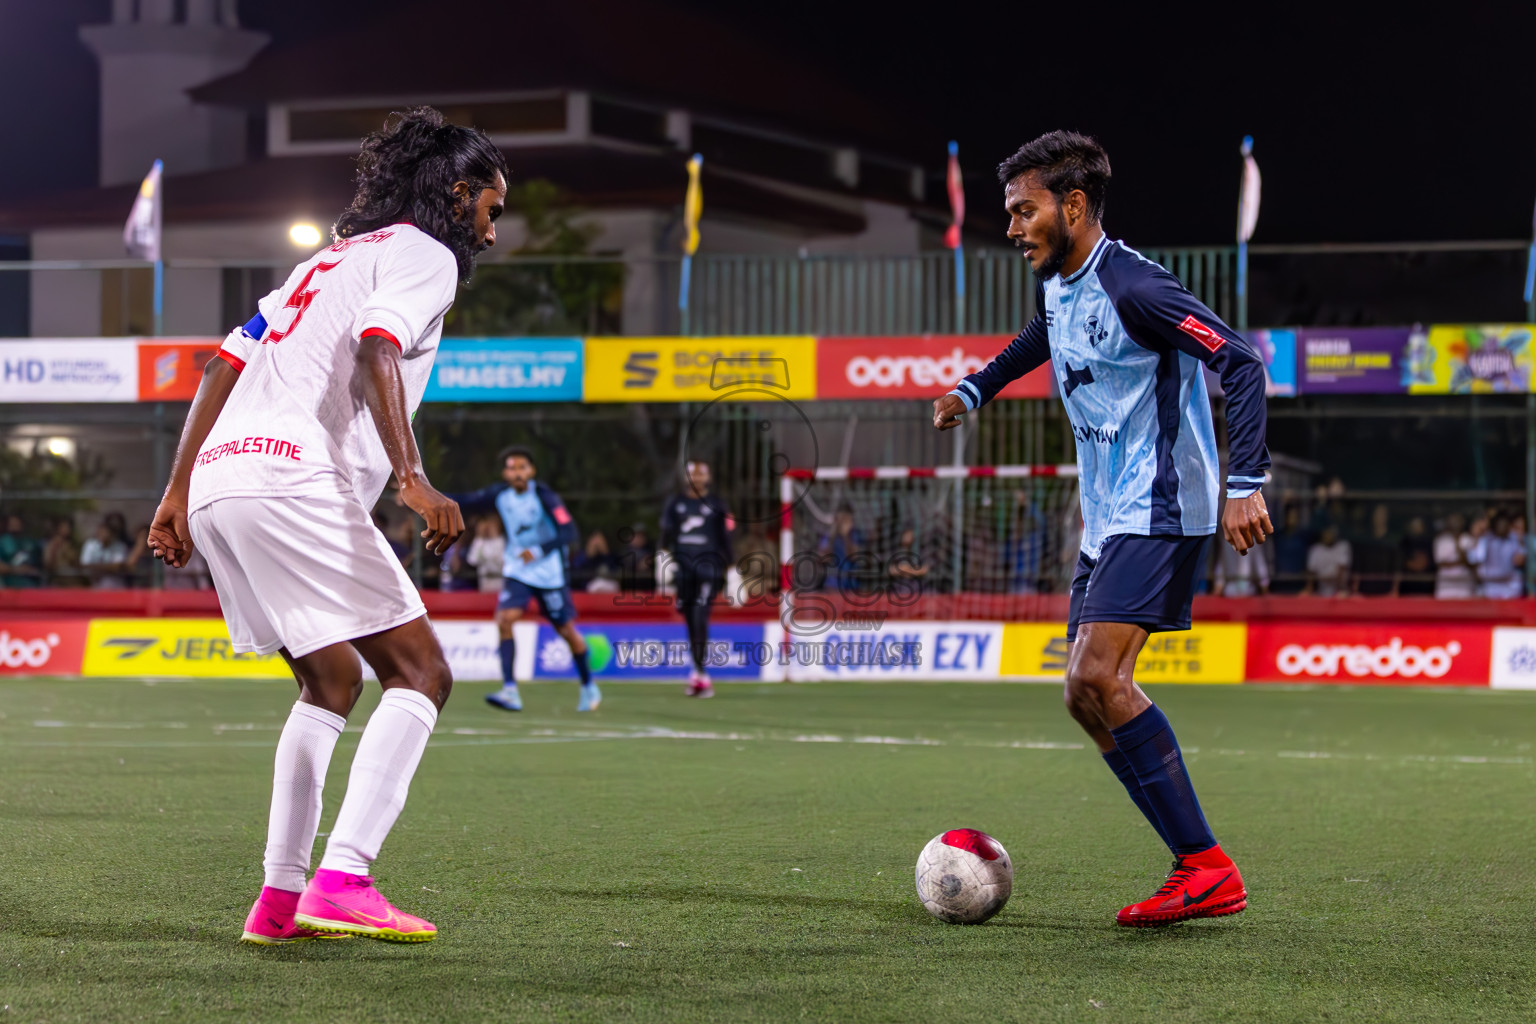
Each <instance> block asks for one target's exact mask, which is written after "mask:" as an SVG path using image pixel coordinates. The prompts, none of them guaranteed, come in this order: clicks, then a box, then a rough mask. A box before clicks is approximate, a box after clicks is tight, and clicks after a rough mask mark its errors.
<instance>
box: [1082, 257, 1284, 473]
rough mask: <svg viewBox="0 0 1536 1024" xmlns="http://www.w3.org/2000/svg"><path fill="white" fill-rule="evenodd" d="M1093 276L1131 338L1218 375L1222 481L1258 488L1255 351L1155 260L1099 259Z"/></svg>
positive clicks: (1259, 408)
mask: <svg viewBox="0 0 1536 1024" xmlns="http://www.w3.org/2000/svg"><path fill="white" fill-rule="evenodd" d="M1099 280H1100V281H1101V282H1102V283H1103V285H1104V290H1105V291H1106V292H1108V293H1109V296H1110V298H1111V299H1112V300H1113V301H1114V303H1115V311H1116V312H1118V313H1119V314H1120V322H1121V323H1123V324H1124V325H1125V329H1126V331H1127V332H1128V333H1130V335H1131V337H1132V338H1133V339H1135V341H1136V342H1137V343H1139V344H1142V345H1145V346H1146V347H1148V348H1152V349H1157V348H1160V347H1163V346H1167V347H1171V348H1175V349H1178V350H1179V351H1180V352H1185V353H1188V354H1189V355H1192V356H1194V357H1195V358H1196V359H1198V360H1200V361H1201V362H1202V363H1204V364H1205V365H1206V366H1209V367H1210V368H1211V370H1212V371H1213V372H1214V373H1216V374H1217V376H1219V377H1220V378H1221V386H1222V388H1223V389H1224V390H1225V391H1226V393H1227V485H1228V487H1229V488H1232V489H1234V490H1239V491H1241V490H1255V489H1257V488H1258V487H1260V486H1261V485H1262V484H1263V483H1264V471H1265V470H1266V469H1268V468H1269V448H1268V447H1267V446H1266V445H1265V443H1264V438H1265V434H1266V431H1267V426H1266V422H1267V417H1266V412H1265V407H1264V361H1263V359H1262V358H1260V356H1259V353H1258V352H1257V351H1256V350H1255V349H1254V347H1253V346H1252V345H1250V344H1249V343H1248V342H1247V341H1245V340H1244V339H1243V338H1242V337H1241V336H1240V335H1239V334H1238V333H1237V332H1236V331H1234V330H1232V328H1230V327H1228V326H1227V325H1226V324H1224V323H1222V322H1221V320H1220V319H1219V318H1218V317H1217V316H1216V314H1215V313H1212V312H1211V311H1210V309H1209V308H1208V307H1207V306H1206V305H1205V303H1203V302H1201V301H1200V300H1199V299H1197V298H1195V297H1194V295H1192V294H1190V291H1189V289H1187V288H1185V287H1184V285H1183V284H1182V283H1181V282H1180V281H1179V279H1178V278H1176V277H1174V276H1173V275H1172V274H1170V273H1168V271H1166V270H1164V269H1163V268H1162V267H1159V266H1158V265H1157V264H1155V263H1148V262H1146V261H1143V260H1139V259H1138V260H1137V261H1136V263H1134V264H1131V265H1126V264H1124V263H1122V261H1119V260H1105V261H1104V263H1103V264H1102V265H1101V266H1100V268H1099Z"/></svg>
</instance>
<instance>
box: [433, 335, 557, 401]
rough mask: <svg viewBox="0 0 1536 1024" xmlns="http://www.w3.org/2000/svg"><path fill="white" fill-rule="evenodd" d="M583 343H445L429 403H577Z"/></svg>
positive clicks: (439, 353)
mask: <svg viewBox="0 0 1536 1024" xmlns="http://www.w3.org/2000/svg"><path fill="white" fill-rule="evenodd" d="M585 348H586V346H585V344H584V343H583V342H582V339H580V338H444V339H443V342H442V345H441V346H440V347H439V348H438V350H437V360H436V362H435V363H434V364H433V366H432V379H431V380H430V381H428V382H427V391H426V394H425V395H424V396H423V398H422V401H425V402H579V401H581V390H582V365H583V358H582V357H583V354H584V351H585Z"/></svg>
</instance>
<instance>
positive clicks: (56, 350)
mask: <svg viewBox="0 0 1536 1024" xmlns="http://www.w3.org/2000/svg"><path fill="white" fill-rule="evenodd" d="M138 400H139V352H138V346H137V345H135V344H134V342H133V340H132V339H130V338H119V339H116V340H107V339H90V340H86V339H79V338H46V339H45V338H31V339H28V340H26V341H7V342H5V343H4V345H0V402H8V403H15V402H137V401H138Z"/></svg>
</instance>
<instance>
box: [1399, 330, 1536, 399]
mask: <svg viewBox="0 0 1536 1024" xmlns="http://www.w3.org/2000/svg"><path fill="white" fill-rule="evenodd" d="M1531 331H1532V325H1531V324H1477V325H1467V324H1456V325H1437V326H1435V327H1431V328H1430V329H1429V333H1428V335H1427V336H1426V335H1419V336H1418V337H1417V338H1416V339H1415V344H1413V345H1412V346H1411V347H1410V349H1409V353H1408V367H1407V369H1408V391H1409V393H1410V394H1415V395H1487V394H1528V393H1529V392H1530V391H1531V390H1532V387H1531V383H1532V375H1531V361H1532V354H1531Z"/></svg>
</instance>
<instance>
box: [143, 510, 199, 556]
mask: <svg viewBox="0 0 1536 1024" xmlns="http://www.w3.org/2000/svg"><path fill="white" fill-rule="evenodd" d="M147 543H148V545H149V550H150V551H151V552H152V553H153V554H154V556H155V557H156V558H158V559H160V561H162V562H164V563H165V564H166V565H169V566H170V567H171V568H173V569H180V568H181V567H182V566H184V565H186V564H187V560H188V559H190V558H191V557H192V531H191V530H189V529H188V528H187V505H186V502H183V501H177V500H174V499H172V498H164V499H162V500H161V502H160V507H159V508H157V509H155V518H154V519H153V520H152V521H151V522H150V524H149V539H148V541H147Z"/></svg>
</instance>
